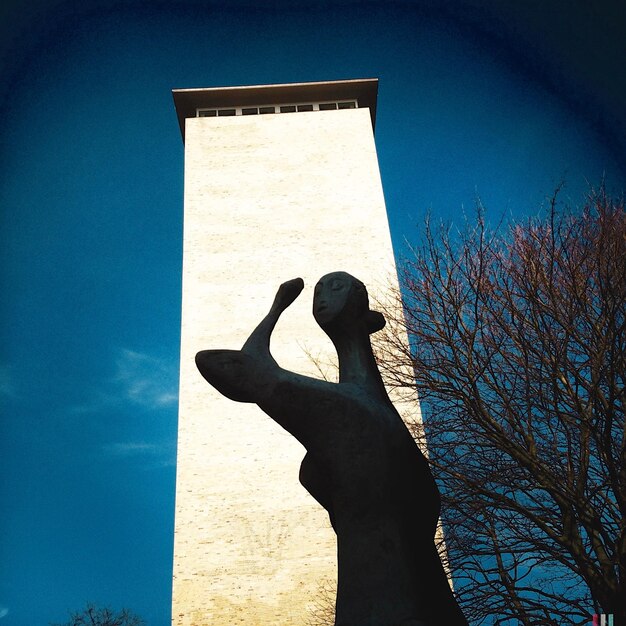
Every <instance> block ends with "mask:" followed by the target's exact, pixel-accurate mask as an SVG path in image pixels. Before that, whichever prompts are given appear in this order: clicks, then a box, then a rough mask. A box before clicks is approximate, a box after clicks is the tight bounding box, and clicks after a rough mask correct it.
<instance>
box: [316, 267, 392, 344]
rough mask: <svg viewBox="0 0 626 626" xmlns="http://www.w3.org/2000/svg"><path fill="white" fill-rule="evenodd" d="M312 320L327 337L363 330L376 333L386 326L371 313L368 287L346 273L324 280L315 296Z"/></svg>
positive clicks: (329, 276) (380, 314)
mask: <svg viewBox="0 0 626 626" xmlns="http://www.w3.org/2000/svg"><path fill="white" fill-rule="evenodd" d="M313 317H314V318H315V321H316V322H317V323H318V324H319V325H320V326H321V327H322V329H323V330H324V331H326V333H328V334H329V335H331V334H332V333H333V332H336V331H341V330H348V329H355V328H358V327H362V328H363V329H364V330H365V331H367V333H369V334H371V333H375V332H376V331H379V330H381V328H383V327H384V325H385V318H384V317H383V315H382V313H379V312H378V311H371V310H370V308H369V299H368V297H367V289H366V288H365V285H364V284H363V283H362V282H361V281H360V280H358V279H356V278H355V277H354V276H352V275H350V274H348V273H347V272H332V273H331V274H326V275H325V276H322V277H321V278H320V279H319V281H318V282H317V285H315V291H314V294H313Z"/></svg>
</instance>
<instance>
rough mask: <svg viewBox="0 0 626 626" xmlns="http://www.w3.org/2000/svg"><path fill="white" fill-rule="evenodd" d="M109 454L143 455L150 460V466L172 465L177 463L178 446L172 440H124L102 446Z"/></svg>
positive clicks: (143, 457)
mask: <svg viewBox="0 0 626 626" xmlns="http://www.w3.org/2000/svg"><path fill="white" fill-rule="evenodd" d="M102 450H103V452H104V453H105V454H106V455H108V456H113V457H118V458H132V457H141V458H142V459H144V460H147V461H149V463H148V466H149V467H171V466H174V465H176V448H175V445H174V444H172V443H171V442H168V443H163V444H157V443H148V442H145V441H122V442H117V443H109V444H106V445H104V446H102Z"/></svg>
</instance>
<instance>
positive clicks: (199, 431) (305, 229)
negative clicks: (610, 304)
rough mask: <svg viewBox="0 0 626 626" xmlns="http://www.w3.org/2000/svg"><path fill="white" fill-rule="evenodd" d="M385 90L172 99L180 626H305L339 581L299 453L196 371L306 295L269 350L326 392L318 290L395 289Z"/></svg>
mask: <svg viewBox="0 0 626 626" xmlns="http://www.w3.org/2000/svg"><path fill="white" fill-rule="evenodd" d="M377 88H378V83H377V80H347V81H335V82H318V83H301V84H289V85H259V86H254V87H227V88H218V89H214V88H211V89H181V90H175V91H174V102H175V105H176V110H177V113H178V119H179V123H180V128H181V132H182V134H183V139H184V142H185V198H184V205H185V209H184V252H183V299H182V340H181V363H180V407H179V437H178V469H177V484H176V531H175V547H174V580H173V609H172V622H173V624H176V625H178V626H183V625H184V626H202V625H204V624H211V625H220V626H221V625H227V624H249V625H250V626H266V625H267V626H269V625H277V626H278V625H280V626H303V624H305V623H306V616H307V611H308V609H309V606H310V604H311V601H312V600H313V599H314V598H315V595H316V593H317V589H318V585H319V584H320V582H322V581H323V580H324V579H329V578H330V579H333V578H334V577H335V568H336V564H335V559H336V548H335V536H334V533H333V531H332V528H331V527H330V524H329V522H328V519H327V515H326V512H325V511H324V510H323V509H321V507H320V506H319V505H318V504H317V502H315V501H314V500H313V498H312V497H310V496H309V494H308V493H307V492H306V491H305V490H304V488H303V487H302V486H301V485H300V484H299V482H298V471H299V465H300V462H301V460H302V457H303V456H304V449H303V448H302V447H301V446H300V444H299V443H298V442H297V441H296V440H295V439H294V438H293V437H291V435H289V434H288V433H286V432H285V431H283V430H281V428H280V427H279V426H278V425H277V424H276V423H274V422H273V421H272V420H271V419H270V418H269V417H268V416H267V415H265V414H264V413H263V412H261V410H260V409H258V407H256V405H250V404H240V403H236V402H232V401H230V400H228V399H226V398H225V397H223V396H221V395H220V394H219V393H218V392H217V391H216V390H214V389H213V388H212V387H211V386H210V385H208V384H207V383H206V382H205V381H204V379H202V377H201V376H200V374H199V372H198V371H197V370H196V367H195V364H194V355H195V354H196V352H198V351H199V350H201V349H210V348H229V349H239V348H241V346H242V344H243V342H244V341H245V340H246V339H247V337H248V335H249V334H250V332H251V331H252V330H253V329H254V327H255V326H256V325H257V323H258V322H259V321H260V320H261V319H262V317H263V316H264V315H265V314H266V312H267V311H268V310H269V307H270V305H271V303H272V300H273V297H274V293H275V290H276V288H277V287H278V285H279V284H280V283H281V282H284V281H285V280H288V279H290V278H294V277H296V276H300V277H302V278H303V279H304V281H305V290H304V292H303V293H302V294H301V296H300V298H298V299H297V300H296V302H295V303H294V304H293V305H292V306H291V307H290V308H289V309H288V310H287V311H286V312H285V314H284V315H283V317H282V318H281V320H280V321H279V324H278V326H277V328H276V331H275V333H274V335H273V337H272V345H271V349H272V354H273V355H274V357H275V359H276V360H277V361H278V363H279V364H280V365H281V366H282V367H285V368H288V369H291V370H294V371H298V372H301V373H304V374H310V375H313V376H319V374H318V373H317V372H316V369H315V366H314V365H313V363H312V362H311V359H310V357H309V356H307V353H309V354H314V355H315V356H319V357H320V358H321V359H322V360H324V359H326V358H328V357H327V356H325V355H331V354H332V353H333V348H332V345H331V343H330V341H329V340H328V338H327V337H326V336H325V335H324V334H323V332H322V331H321V330H320V329H319V328H318V327H317V325H316V324H315V322H314V320H313V317H312V314H311V302H312V297H313V287H314V285H315V283H316V282H317V280H318V278H319V277H320V276H322V275H323V274H326V273H328V272H332V271H336V270H344V271H347V272H349V273H351V274H353V275H354V276H356V277H357V278H359V279H361V280H362V281H363V282H364V283H365V284H366V285H367V287H368V290H369V291H370V294H372V295H374V296H375V294H376V292H377V290H379V289H380V288H382V287H384V286H386V285H387V284H388V281H389V279H390V277H392V278H393V279H395V266H394V260H393V252H392V247H391V238H390V235H389V226H388V222H387V214H386V211H385V202H384V198H383V192H382V187H381V181H380V175H379V171H378V162H377V158H376V148H375V145H374V133H373V129H374V123H375V113H376V95H377Z"/></svg>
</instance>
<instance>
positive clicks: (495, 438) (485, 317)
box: [378, 191, 626, 626]
mask: <svg viewBox="0 0 626 626" xmlns="http://www.w3.org/2000/svg"><path fill="white" fill-rule="evenodd" d="M412 252H413V256H412V257H411V258H410V259H409V260H408V261H407V262H406V264H405V265H404V269H403V271H402V276H401V293H400V292H398V293H396V294H395V298H396V302H395V306H391V307H387V310H386V311H385V314H386V316H387V317H393V316H394V315H395V319H392V320H391V321H392V323H391V324H390V325H389V328H390V329H391V330H388V331H387V332H386V334H385V336H384V337H382V339H381V340H379V342H378V355H379V360H380V367H381V369H383V370H384V372H385V377H386V380H387V382H388V383H389V384H391V385H395V386H398V387H408V386H413V385H415V384H417V389H418V393H419V395H420V401H421V406H422V412H423V414H424V422H425V428H426V435H427V439H428V449H429V456H430V461H431V463H432V465H433V471H434V472H435V474H436V477H437V479H438V483H439V486H440V489H441V491H442V499H443V500H442V502H443V504H442V510H443V522H444V530H445V542H446V548H447V554H448V558H449V566H450V568H451V570H452V571H453V572H454V585H455V591H456V593H457V595H458V598H459V600H460V603H461V606H462V609H463V611H464V613H465V615H466V616H467V617H468V619H469V620H470V622H471V623H472V624H474V625H478V624H523V625H524V626H526V625H528V626H531V625H532V626H539V625H542V624H559V625H561V624H587V623H589V621H590V619H591V617H590V616H591V614H592V613H613V614H614V616H615V623H618V624H626V448H625V443H624V442H625V431H624V429H625V428H626V424H625V420H624V400H625V391H624V377H625V371H626V327H625V324H626V322H625V318H626V216H625V212H624V202H623V200H620V201H614V200H611V199H609V198H608V197H607V196H606V194H605V193H604V191H600V192H598V193H595V194H592V195H591V196H590V197H589V198H588V200H587V202H586V206H585V207H584V208H583V209H582V210H581V211H578V212H568V211H560V210H559V207H558V206H557V202H556V195H555V198H554V199H553V201H552V203H551V206H550V210H549V213H548V215H547V217H546V218H545V219H531V220H528V221H527V222H525V223H523V224H516V225H512V226H510V227H507V228H503V227H499V229H496V230H495V231H491V230H490V229H489V228H488V227H487V226H486V224H485V220H484V217H483V214H482V210H481V209H480V208H479V211H478V220H477V223H476V225H475V226H474V227H472V228H468V229H466V230H465V231H464V232H463V233H456V234H455V233H454V232H453V231H452V230H451V229H446V228H444V227H443V226H441V227H437V228H435V227H434V226H433V225H432V224H429V223H427V227H426V230H425V238H424V243H423V245H422V246H421V247H419V248H416V249H414V250H413V251H412ZM398 310H400V311H402V310H403V311H404V315H403V316H402V313H400V315H398V314H394V311H398ZM398 326H400V327H402V328H404V329H406V331H407V332H408V335H409V340H410V348H409V347H407V346H406V343H405V342H404V341H403V338H402V334H398V333H395V332H393V329H394V328H397V327H398ZM383 332H385V331H383ZM398 354H400V355H401V357H400V358H398ZM407 364H410V365H411V366H412V367H411V368H410V370H412V372H411V373H414V376H415V378H413V376H412V375H409V376H406V375H405V374H403V372H406V371H407V368H406V366H407ZM416 436H418V437H419V436H421V433H418V432H416Z"/></svg>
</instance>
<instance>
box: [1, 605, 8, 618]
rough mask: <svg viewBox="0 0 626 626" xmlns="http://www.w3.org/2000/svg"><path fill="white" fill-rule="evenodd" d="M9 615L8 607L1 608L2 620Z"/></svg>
mask: <svg viewBox="0 0 626 626" xmlns="http://www.w3.org/2000/svg"><path fill="white" fill-rule="evenodd" d="M8 614H9V609H8V607H6V606H0V619H2V618H3V617H6V616H7V615H8Z"/></svg>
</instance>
